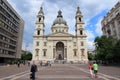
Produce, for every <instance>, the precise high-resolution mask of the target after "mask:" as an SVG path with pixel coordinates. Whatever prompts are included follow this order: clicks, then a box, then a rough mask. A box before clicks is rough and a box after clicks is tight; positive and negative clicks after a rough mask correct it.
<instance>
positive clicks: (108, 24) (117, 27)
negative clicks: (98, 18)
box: [101, 1, 120, 39]
mask: <svg viewBox="0 0 120 80" xmlns="http://www.w3.org/2000/svg"><path fill="white" fill-rule="evenodd" d="M101 24H102V31H103V35H106V36H107V37H109V36H113V37H115V38H117V39H120V1H119V2H118V3H117V4H116V5H115V6H114V7H113V8H112V9H111V10H110V11H109V12H108V13H107V15H106V16H104V18H103V20H102V22H101Z"/></svg>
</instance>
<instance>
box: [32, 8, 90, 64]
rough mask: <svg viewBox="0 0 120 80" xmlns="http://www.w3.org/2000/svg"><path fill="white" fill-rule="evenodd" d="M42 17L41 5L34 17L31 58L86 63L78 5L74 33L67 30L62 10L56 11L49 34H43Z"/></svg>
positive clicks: (83, 30)
mask: <svg viewBox="0 0 120 80" xmlns="http://www.w3.org/2000/svg"><path fill="white" fill-rule="evenodd" d="M44 19H45V16H44V10H43V8H42V7H41V8H40V11H39V12H38V15H37V18H36V24H35V25H36V26H35V30H34V36H33V57H32V60H34V61H43V60H44V61H52V62H55V61H65V62H68V63H69V62H80V63H81V62H84V63H87V62H88V56H87V48H86V37H87V36H86V33H85V29H84V21H83V15H82V13H81V11H80V9H79V7H77V10H76V16H75V20H76V22H75V35H73V34H70V33H69V32H68V29H69V27H68V25H67V22H66V21H65V20H64V18H63V15H62V11H60V10H59V11H58V15H57V17H56V19H55V20H54V21H53V24H52V27H51V32H52V33H51V34H48V35H44V31H45V30H44V28H45V23H44Z"/></svg>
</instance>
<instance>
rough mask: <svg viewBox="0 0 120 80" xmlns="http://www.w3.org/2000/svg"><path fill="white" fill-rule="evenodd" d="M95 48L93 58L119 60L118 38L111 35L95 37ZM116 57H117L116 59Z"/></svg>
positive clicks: (119, 46)
mask: <svg viewBox="0 0 120 80" xmlns="http://www.w3.org/2000/svg"><path fill="white" fill-rule="evenodd" d="M94 42H95V49H96V52H97V54H96V55H95V59H99V60H103V61H108V62H110V61H113V60H114V61H120V60H119V59H120V52H119V49H120V40H118V41H117V39H115V38H113V37H108V38H107V37H106V36H101V37H96V38H95V40H94ZM116 58H117V59H116Z"/></svg>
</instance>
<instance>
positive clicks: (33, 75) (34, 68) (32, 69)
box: [30, 61, 37, 80]
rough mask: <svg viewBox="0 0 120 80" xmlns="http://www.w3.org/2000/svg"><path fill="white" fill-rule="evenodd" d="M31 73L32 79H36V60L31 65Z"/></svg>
mask: <svg viewBox="0 0 120 80" xmlns="http://www.w3.org/2000/svg"><path fill="white" fill-rule="evenodd" d="M30 71H31V74H30V78H31V79H32V80H35V72H37V65H36V64H35V62H34V61H33V64H32V65H31V70H30Z"/></svg>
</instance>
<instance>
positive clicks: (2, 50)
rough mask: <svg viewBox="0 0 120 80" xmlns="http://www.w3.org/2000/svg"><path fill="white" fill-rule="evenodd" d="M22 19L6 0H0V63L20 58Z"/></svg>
mask: <svg viewBox="0 0 120 80" xmlns="http://www.w3.org/2000/svg"><path fill="white" fill-rule="evenodd" d="M23 28H24V21H23V20H22V19H21V17H20V16H19V15H18V13H17V12H16V11H15V10H14V9H13V8H12V6H11V5H10V4H9V3H8V1H7V0H0V63H3V62H5V61H7V60H8V59H14V58H20V54H21V46H22V36H23Z"/></svg>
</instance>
